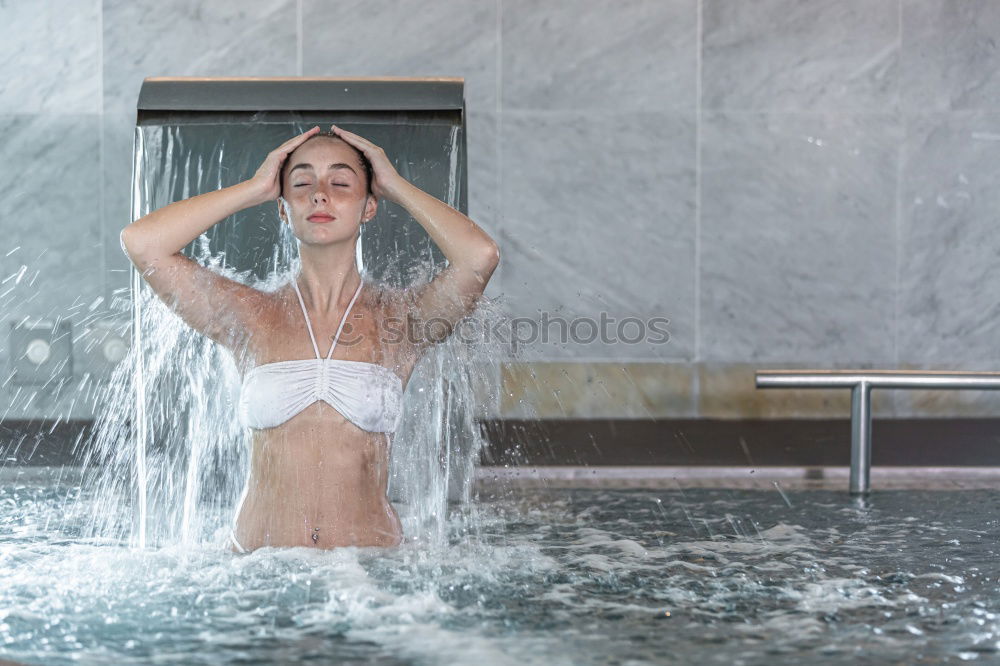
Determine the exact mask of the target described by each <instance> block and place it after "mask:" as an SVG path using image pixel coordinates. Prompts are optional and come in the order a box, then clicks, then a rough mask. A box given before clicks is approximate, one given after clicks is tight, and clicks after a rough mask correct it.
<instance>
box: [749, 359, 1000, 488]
mask: <svg viewBox="0 0 1000 666" xmlns="http://www.w3.org/2000/svg"><path fill="white" fill-rule="evenodd" d="M755 379H756V385H757V388H828V389H829V388H849V389H851V484H850V490H851V494H852V495H866V494H868V491H869V487H870V477H871V466H872V461H871V450H872V410H871V392H872V389H873V388H896V389H981V390H993V389H1000V372H946V371H935V370H758V371H757V372H756V373H755Z"/></svg>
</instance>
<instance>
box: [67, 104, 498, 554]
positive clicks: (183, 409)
mask: <svg viewBox="0 0 1000 666" xmlns="http://www.w3.org/2000/svg"><path fill="white" fill-rule="evenodd" d="M304 129H305V128H304V127H300V126H298V125H292V126H290V125H287V124H286V125H280V126H273V125H260V126H251V127H246V126H238V127H232V126H227V125H218V126H206V125H196V126H193V127H186V126H179V125H154V126H142V127H138V128H137V129H136V142H135V146H136V151H135V163H134V171H133V183H132V192H133V206H132V215H133V219H137V218H138V217H141V216H143V215H145V214H147V213H149V212H150V211H152V210H155V209H157V208H159V207H162V206H164V205H166V204H167V203H169V202H170V201H174V200H179V199H183V198H187V197H191V196H194V195H196V194H199V193H200V192H204V191H209V190H211V189H218V188H221V187H225V186H228V185H230V184H233V183H234V182H237V179H242V178H246V177H249V176H250V175H252V173H253V172H254V170H255V169H256V166H257V164H258V163H259V161H260V160H261V159H263V155H264V154H265V153H266V151H267V150H268V149H269V147H268V146H270V144H272V143H273V144H274V145H277V143H280V140H282V139H281V137H285V136H290V135H292V134H294V133H298V132H301V131H303V130H304ZM407 131H412V128H410V129H409V130H407ZM361 133H362V134H364V131H363V130H362V131H361ZM256 134H261V135H263V136H262V137H260V139H259V141H256V142H250V141H247V140H246V137H247V136H254V135H256ZM404 134H405V133H404ZM442 140H444V141H448V142H450V143H451V144H452V145H455V134H454V131H453V130H450V131H447V132H443V134H442ZM404 148H405V147H404ZM397 149H398V147H397ZM387 152H388V151H387ZM398 155H399V159H398V163H399V167H398V169H399V171H400V173H401V174H402V175H404V177H406V175H407V173H406V172H407V166H406V165H407V159H406V155H405V149H403V150H399V152H398ZM455 164H456V163H455V161H454V159H452V160H450V162H449V164H448V168H450V169H451V176H450V181H449V186H448V188H447V192H448V195H449V196H456V187H455V185H454V183H453V182H452V181H454V178H455V173H454V172H455V168H456V166H455ZM448 203H451V204H452V205H454V202H453V201H449V202H448ZM383 214H384V215H385V216H386V217H388V218H394V217H395V218H398V217H399V216H400V213H399V211H398V210H393V209H392V208H390V207H388V206H386V207H385V210H384V212H383V207H382V206H380V212H379V216H382V215H383ZM240 218H241V219H239V220H226V221H224V222H221V223H220V224H219V225H216V226H217V227H219V229H218V231H217V233H214V234H212V236H211V237H209V235H206V236H202V237H201V238H200V239H199V240H198V241H197V242H196V243H195V244H194V246H193V248H192V251H191V256H192V257H193V258H195V259H196V260H198V261H199V262H200V263H202V264H203V265H206V266H208V267H209V268H210V269H211V270H215V271H218V272H220V273H223V274H225V275H227V276H228V277H230V278H232V279H236V280H239V281H242V282H244V283H245V284H250V285H252V286H254V287H256V288H258V289H262V290H270V289H274V288H276V287H277V286H279V285H281V284H282V283H283V282H284V281H286V280H287V279H289V274H290V273H291V272H292V271H294V270H296V268H297V261H298V259H297V241H296V240H295V239H294V238H293V237H292V235H291V233H290V231H288V230H287V228H286V226H285V225H281V224H280V223H279V222H278V218H277V212H276V210H275V209H274V208H273V207H258V208H257V209H250V210H249V211H244V213H243V214H241V216H240ZM394 223H396V224H398V223H399V222H398V220H396V221H394ZM238 225H242V227H243V231H244V232H247V233H245V234H243V236H241V231H240V228H238ZM370 226H372V225H370V224H369V225H365V226H364V227H363V228H362V239H361V242H360V243H359V250H358V253H359V259H362V255H363V254H364V253H363V252H362V250H363V249H364V247H365V236H364V234H365V233H369V232H368V231H367V228H368V227H370ZM213 229H215V228H214V227H213ZM247 234H249V236H251V237H252V239H256V240H252V241H251V242H248V241H247V240H246V238H245V237H244V236H246V235H247ZM384 246H385V244H384V243H383V244H382V247H383V249H384ZM233 248H236V249H237V250H239V251H240V252H242V253H243V254H242V257H243V263H244V266H246V265H247V262H246V258H247V257H250V258H251V261H250V263H251V265H250V267H249V268H247V269H246V270H242V271H241V270H237V268H236V267H234V266H233V265H232V263H231V262H230V261H228V260H229V259H231V256H230V255H232V254H233ZM396 250H397V251H396V256H377V257H375V258H374V260H375V261H377V262H379V263H380V264H381V265H380V266H379V268H381V269H382V273H383V274H386V273H387V272H388V273H393V271H391V270H390V271H386V267H387V266H390V267H391V266H392V264H393V262H397V263H398V262H400V259H401V255H405V254H409V255H411V256H407V257H405V258H406V259H409V260H411V261H410V263H409V266H410V268H409V269H405V270H404V269H400V270H399V271H395V274H397V275H398V274H401V273H405V274H406V275H407V279H409V280H413V279H429V277H430V276H431V274H432V273H433V272H434V270H435V269H436V268H437V265H436V263H435V261H434V260H433V256H432V253H430V252H429V251H428V250H427V248H426V247H425V246H422V245H419V244H414V246H413V247H411V248H407V247H405V246H398V245H397V247H396ZM414 254H415V255H419V256H421V257H422V260H421V261H420V262H416V263H414V262H412V258H413V257H412V255H414ZM368 259H369V263H372V259H373V258H372V257H370V256H369V257H368ZM359 263H360V262H359ZM414 266H415V267H414ZM362 271H363V274H364V275H365V276H366V279H370V277H371V273H370V272H369V270H368V269H367V268H362ZM130 306H131V315H132V327H133V344H132V348H131V350H130V353H129V357H128V358H127V359H126V361H125V362H123V363H122V364H121V365H120V366H119V368H118V369H117V371H116V373H115V376H114V377H113V378H112V381H111V382H109V384H108V387H107V390H106V391H105V394H104V395H103V396H101V409H100V412H99V416H98V419H97V422H96V424H95V428H94V434H93V437H92V440H91V442H90V445H89V446H88V447H87V450H86V451H87V452H86V459H85V464H84V467H85V470H86V473H87V475H88V477H89V480H88V481H87V485H88V486H89V487H93V488H94V489H95V490H96V492H97V501H96V504H95V506H98V507H99V510H97V511H95V512H94V516H93V519H92V521H91V525H90V532H91V533H90V535H88V536H90V537H101V538H108V539H111V540H113V541H119V542H120V541H127V542H128V543H129V544H130V545H132V546H135V547H139V548H142V547H146V546H158V545H164V544H167V543H185V544H193V543H199V542H204V541H212V540H218V541H221V540H222V539H223V538H224V537H223V534H224V533H225V532H226V530H227V528H228V525H229V523H230V521H231V519H232V512H233V510H234V508H235V504H236V502H237V501H238V497H239V494H240V492H241V490H242V488H243V485H244V483H245V480H246V475H247V470H248V463H249V442H250V434H249V431H248V430H245V429H243V428H242V427H241V426H239V424H238V422H237V419H236V404H237V398H238V391H239V385H240V377H239V372H238V370H237V368H236V365H235V363H234V361H233V358H232V356H231V354H230V353H229V352H228V351H227V350H225V349H224V348H222V347H221V346H219V345H217V344H215V343H214V342H212V341H211V340H209V339H207V338H205V337H203V336H201V335H200V334H198V333H196V332H194V331H193V330H191V329H189V328H188V327H187V326H186V325H185V324H184V323H183V322H182V321H181V320H180V318H179V317H177V316H176V315H175V314H174V313H172V312H171V311H170V310H169V309H168V308H167V307H166V306H165V305H164V304H163V303H162V302H161V301H160V300H159V299H158V298H157V297H156V295H155V294H154V293H153V292H152V290H151V289H150V288H149V287H148V285H146V283H145V282H144V281H143V280H142V279H141V278H140V277H139V276H138V275H137V274H136V273H135V271H133V278H132V291H131V303H130ZM498 316H501V315H500V314H499V310H498V308H496V306H495V304H493V303H490V302H489V301H488V300H487V301H484V303H483V305H482V306H481V307H480V308H479V309H478V310H477V312H476V313H474V314H473V315H472V316H471V317H470V319H469V321H478V322H479V323H478V325H477V326H476V327H475V329H476V330H488V328H489V323H490V322H491V321H493V320H495V318H496V317H498ZM506 355H507V352H506V351H505V348H504V346H503V344H502V343H501V342H500V341H497V340H486V339H483V338H479V339H476V340H469V339H459V336H452V338H450V339H449V340H447V341H446V342H444V343H441V344H439V345H435V346H434V347H432V348H431V349H430V350H429V351H428V352H427V354H426V355H425V357H424V358H423V359H422V360H421V362H420V363H419V364H418V366H417V367H416V368H415V370H414V372H413V374H412V376H411V379H410V381H409V384H408V386H407V391H406V396H405V398H404V404H405V414H404V417H403V421H402V423H401V427H400V429H399V430H398V431H397V432H396V434H395V435H394V437H393V444H392V456H391V464H390V481H389V496H390V499H391V500H393V502H394V503H396V505H397V508H398V510H399V513H400V516H401V518H402V520H403V523H404V532H405V533H406V536H407V538H408V539H414V540H418V541H421V542H423V543H426V544H429V545H435V544H437V545H441V544H444V543H446V541H447V539H448V516H449V506H450V505H451V506H454V505H459V506H467V505H468V503H469V500H470V499H471V498H472V486H473V480H474V469H475V465H476V461H477V459H478V456H479V454H480V450H481V448H482V445H483V438H482V435H481V433H480V432H479V430H478V427H477V424H476V421H475V418H476V417H477V416H479V415H482V411H483V410H482V409H481V406H482V405H483V404H489V403H490V402H493V403H497V402H498V401H499V395H498V387H497V384H498V379H499V375H500V371H499V368H500V364H501V363H502V362H503V360H504V359H505V356H506Z"/></svg>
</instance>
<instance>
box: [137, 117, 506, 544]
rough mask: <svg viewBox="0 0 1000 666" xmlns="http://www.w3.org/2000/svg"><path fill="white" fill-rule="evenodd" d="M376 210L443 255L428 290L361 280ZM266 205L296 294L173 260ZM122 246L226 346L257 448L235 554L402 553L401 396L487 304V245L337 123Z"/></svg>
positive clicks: (142, 227)
mask: <svg viewBox="0 0 1000 666" xmlns="http://www.w3.org/2000/svg"><path fill="white" fill-rule="evenodd" d="M383 198H385V199H389V200H391V201H395V202H396V203H398V204H399V205H401V206H403V207H404V208H406V210H407V211H408V212H409V213H410V214H411V215H412V216H413V217H414V218H415V219H416V220H417V222H419V223H420V225H421V226H423V228H424V229H426V230H427V233H428V234H429V235H430V237H431V238H432V239H433V240H434V242H435V243H437V245H438V247H439V248H441V250H442V252H443V253H444V255H445V256H446V257H447V258H448V262H449V265H448V267H447V268H446V269H445V270H443V271H442V272H441V273H439V274H438V275H437V276H436V277H435V278H434V279H433V280H431V281H430V282H429V283H427V284H423V285H420V286H418V287H415V288H411V289H403V290H391V289H380V288H377V287H376V286H375V285H373V284H369V283H367V282H363V281H362V278H361V275H360V273H359V272H358V267H357V264H356V261H355V256H356V254H355V249H356V247H355V245H356V243H357V240H358V236H359V234H360V229H361V225H362V224H365V223H367V222H369V221H370V220H371V219H372V218H373V217H374V216H375V212H376V210H377V207H378V201H379V200H380V199H383ZM275 199H277V200H278V202H279V208H278V215H279V217H280V219H281V222H282V223H283V224H289V225H291V229H292V233H294V235H295V236H296V238H297V239H298V240H299V251H300V257H301V272H300V273H298V274H297V275H295V276H293V279H292V281H291V282H290V283H289V284H287V285H285V286H283V287H281V288H279V289H277V290H276V291H274V292H263V291H260V290H258V289H254V288H252V287H249V286H246V285H243V284H240V283H238V282H235V281H233V280H229V279H227V278H225V277H223V276H221V275H218V274H217V273H214V272H212V271H210V270H208V269H207V268H205V267H203V266H201V265H200V264H198V263H197V262H195V261H192V260H191V259H189V258H187V257H185V256H184V255H183V254H181V250H182V248H184V247H185V246H186V245H188V243H190V242H191V241H192V240H194V239H195V238H197V237H198V236H199V235H201V234H202V233H204V232H205V231H206V230H207V229H208V228H209V227H211V226H212V225H213V224H216V223H217V222H219V221H220V220H222V219H225V218H226V217H228V216H230V215H232V214H234V213H236V212H237V211H240V210H243V209H245V208H249V207H251V206H255V205H258V204H261V203H264V202H267V201H274V200H275ZM121 240H122V247H123V248H124V249H125V251H126V252H127V254H128V256H129V258H130V259H131V260H132V262H133V263H134V264H135V266H136V267H137V268H138V269H139V271H140V272H141V273H142V275H143V277H144V279H145V280H146V281H147V282H148V283H149V285H150V286H151V287H152V288H153V290H154V291H155V292H156V294H157V295H158V296H159V297H160V298H161V299H162V300H163V301H164V302H165V303H167V305H169V306H170V307H171V308H172V309H173V310H174V311H175V312H177V314H178V315H180V317H181V318H182V319H183V320H184V321H185V322H186V323H187V324H188V325H189V326H191V327H192V328H194V329H195V330H197V331H199V332H201V333H203V334H204V335H207V336H208V337H210V338H212V339H213V340H215V341H216V342H218V343H220V344H222V345H224V346H225V347H227V348H228V349H230V350H231V351H232V352H233V356H234V358H235V359H236V362H237V365H238V367H239V368H240V371H241V373H242V374H243V390H242V392H241V397H240V417H241V419H242V421H243V422H244V423H245V424H246V425H248V426H249V427H251V428H252V429H253V445H252V451H251V460H250V476H249V479H248V481H247V486H246V488H245V490H244V492H243V498H242V499H241V500H240V506H239V508H238V509H237V514H236V517H235V520H234V524H233V531H232V541H233V544H232V550H234V551H237V552H248V551H250V550H253V549H256V548H260V547H262V546H311V547H319V548H333V547H337V546H395V545H397V544H399V543H400V541H401V540H402V527H401V525H400V521H399V516H398V515H397V514H396V512H395V510H394V509H393V507H392V505H391V504H390V503H389V500H388V498H387V497H386V489H387V485H388V475H387V470H388V464H389V447H390V437H391V434H392V432H393V431H394V430H395V428H396V426H397V425H398V417H399V414H400V399H401V397H402V392H403V388H404V387H405V385H406V382H407V381H408V380H409V377H410V373H411V372H412V371H413V367H414V365H415V363H416V361H417V360H418V359H419V357H420V354H421V353H422V352H423V351H424V350H425V349H426V348H427V346H428V345H430V344H434V343H436V342H439V341H441V340H443V339H444V338H446V337H447V336H448V335H449V334H450V333H451V331H452V330H453V328H454V326H455V325H456V324H457V322H458V321H459V320H460V319H461V318H462V317H464V316H465V315H467V314H468V313H470V312H471V311H472V309H473V308H474V306H475V304H476V301H477V300H478V298H479V297H480V296H481V295H482V293H483V290H484V289H485V287H486V283H487V282H488V281H489V279H490V277H491V276H492V274H493V271H494V269H495V268H496V266H497V264H498V263H499V258H500V257H499V250H498V248H497V245H496V243H495V242H494V241H493V239H492V238H490V237H489V236H488V235H487V234H486V233H485V232H484V231H483V230H482V229H481V228H479V227H478V226H477V225H476V224H475V223H474V222H473V221H472V220H470V219H469V218H468V217H466V216H465V215H463V214H462V213H460V212H458V211H457V210H455V209H454V208H452V207H451V206H449V205H447V204H445V203H444V202H442V201H440V200H438V199H436V198H435V197H433V196H431V195H429V194H427V193H426V192H423V191H421V190H420V189H418V188H417V187H415V186H414V185H412V184H411V183H409V182H407V181H406V180H405V179H404V178H402V177H401V176H400V175H399V174H398V173H397V172H396V170H395V169H394V168H393V166H392V164H391V162H390V161H389V159H388V158H387V157H386V155H385V152H384V151H383V150H382V149H381V148H380V147H378V146H376V145H375V144H373V143H372V142H370V141H368V140H366V139H364V138H363V137H361V136H358V135H357V134H353V133H351V132H348V131H346V130H343V129H340V128H338V127H337V126H336V125H333V126H332V130H331V133H329V134H320V133H319V127H314V128H312V129H311V130H309V131H308V132H305V133H303V134H300V135H299V136H297V137H294V138H292V139H289V140H288V141H286V142H285V143H283V144H282V145H281V146H279V147H278V148H276V149H275V150H273V151H272V152H271V153H269V154H268V156H267V158H266V159H265V160H264V162H263V164H261V166H260V168H259V169H258V170H257V173H256V174H255V175H254V176H253V178H251V179H249V180H247V181H244V182H242V183H239V184H237V185H233V186H231V187H226V188H223V189H220V190H217V191H215V192H208V193H206V194H201V195H198V196H195V197H191V198H190V199H185V200H183V201H177V202H174V203H172V204H170V205H168V206H165V207H163V208H161V209H159V210H156V211H153V212H152V213H150V214H149V215H146V216H145V217H143V218H141V219H139V220H136V221H135V222H133V223H132V224H130V225H129V226H127V227H126V228H125V229H124V230H123V231H122V234H121ZM348 315H350V324H349V325H348ZM432 319H433V320H434V321H435V326H434V327H430V326H426V327H425V326H423V325H422V324H423V322H428V321H429V320H432ZM401 331H405V335H399V332H401ZM386 341H388V342H386ZM383 343H384V344H383ZM327 344H329V351H328V352H327V354H326V357H325V358H324V357H323V355H322V353H323V351H325V349H324V347H326V346H327Z"/></svg>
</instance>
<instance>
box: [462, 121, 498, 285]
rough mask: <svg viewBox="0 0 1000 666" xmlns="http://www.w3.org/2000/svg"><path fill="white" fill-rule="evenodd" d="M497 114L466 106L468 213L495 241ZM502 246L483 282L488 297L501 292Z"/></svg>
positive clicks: (496, 219)
mask: <svg viewBox="0 0 1000 666" xmlns="http://www.w3.org/2000/svg"><path fill="white" fill-rule="evenodd" d="M498 118H499V117H498V115H497V114H496V113H493V112H480V111H472V110H467V112H466V125H465V127H466V131H467V132H468V135H467V139H466V144H467V145H466V150H467V153H468V172H469V212H468V215H469V217H470V218H471V219H472V220H473V221H474V222H475V223H476V224H478V225H479V226H480V227H482V228H483V230H484V231H485V232H486V233H488V234H489V235H490V237H492V238H493V240H495V241H496V242H497V243H498V244H499V243H500V242H501V238H500V221H501V208H500V167H499V154H500V149H499V145H498V142H497V127H498V124H499V120H498ZM503 249H504V248H503V247H501V248H500V252H501V259H500V265H499V266H497V269H496V271H494V273H493V277H492V278H490V281H489V283H487V285H486V292H485V293H486V295H487V296H488V297H491V298H495V297H498V296H500V294H501V290H502V288H501V277H500V276H501V275H502V273H503V266H504V254H503Z"/></svg>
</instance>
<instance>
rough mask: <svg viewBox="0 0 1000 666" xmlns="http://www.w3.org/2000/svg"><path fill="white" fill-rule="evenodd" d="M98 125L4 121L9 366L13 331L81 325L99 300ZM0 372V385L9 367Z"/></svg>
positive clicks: (0, 328) (3, 295)
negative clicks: (27, 325) (40, 323)
mask: <svg viewBox="0 0 1000 666" xmlns="http://www.w3.org/2000/svg"><path fill="white" fill-rule="evenodd" d="M98 122H99V117H98V116H97V115H94V114H91V115H76V116H69V115H63V114H27V115H10V114H5V115H0V136H3V137H4V141H3V142H2V144H0V163H2V164H3V165H4V168H2V169H0V233H2V235H3V238H4V239H5V240H4V242H3V244H2V245H0V357H2V359H3V360H4V361H6V359H7V354H8V351H9V350H8V349H7V347H8V341H9V333H10V327H11V324H14V323H19V322H22V321H24V320H25V318H29V319H30V321H32V322H37V320H39V319H42V318H44V319H56V318H63V319H69V320H70V321H71V322H72V321H76V320H77V319H78V318H79V317H80V316H84V315H87V314H89V312H90V310H89V306H91V305H93V304H94V302H95V301H96V300H97V299H98V298H100V296H101V293H102V279H101V235H100V223H99V222H100V211H99V207H100V177H99V174H100V170H99V169H98V162H99V155H98V141H99V133H98ZM0 368H3V373H2V377H0V382H2V381H3V380H4V379H6V377H7V373H8V370H7V364H6V363H3V364H2V365H0ZM3 391H4V389H2V388H0V396H3V395H4V392H3ZM0 405H2V406H3V408H4V409H5V408H6V404H5V403H3V402H0ZM0 413H2V410H0Z"/></svg>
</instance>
